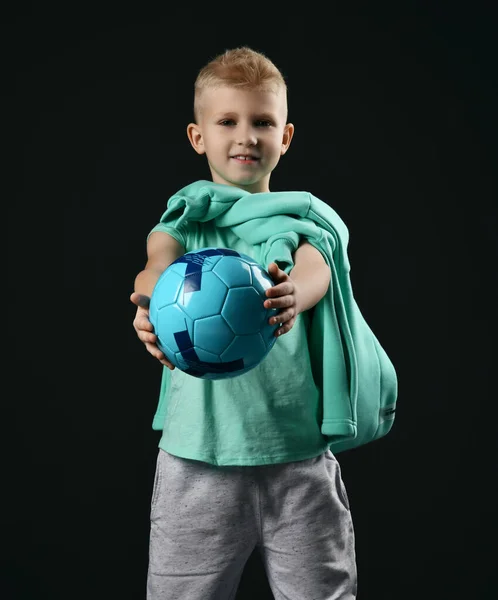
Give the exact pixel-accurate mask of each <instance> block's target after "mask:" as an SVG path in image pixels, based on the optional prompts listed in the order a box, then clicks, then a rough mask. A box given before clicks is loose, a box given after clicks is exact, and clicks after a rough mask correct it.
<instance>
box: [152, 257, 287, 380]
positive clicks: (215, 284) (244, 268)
mask: <svg viewBox="0 0 498 600" xmlns="http://www.w3.org/2000/svg"><path fill="white" fill-rule="evenodd" d="M272 286H273V281H272V279H271V278H270V276H269V274H268V273H267V272H266V271H265V270H264V269H263V268H262V267H261V266H260V265H259V264H258V263H257V262H256V261H255V260H254V259H253V258H251V257H250V256H247V255H246V254H241V253H240V252H235V251H234V250H230V249H228V248H202V249H200V250H195V251H192V252H187V253H186V254H184V255H183V256H181V257H180V258H178V259H177V260H175V261H174V262H173V263H171V265H169V267H168V268H167V269H166V270H165V271H164V272H163V273H162V274H161V276H160V277H159V279H158V280H157V283H156V285H155V287H154V290H153V292H152V295H151V299H150V305H149V319H150V322H151V323H152V325H153V326H154V331H155V333H156V335H157V338H158V341H157V345H158V347H159V348H160V349H161V350H162V352H164V354H165V355H166V357H167V359H168V360H169V361H170V362H171V363H173V364H174V365H175V366H176V367H178V368H179V369H180V370H182V371H184V372H185V373H188V374H189V375H193V376H194V377H200V378H203V379H225V378H228V377H236V376H238V375H242V374H243V373H246V372H247V371H249V370H251V369H252V368H254V367H255V366H256V365H258V364H259V363H260V362H261V361H262V360H263V359H264V358H265V357H266V355H267V354H268V352H270V350H271V348H272V347H273V345H274V343H275V340H276V337H275V330H276V329H277V328H278V326H279V324H278V323H277V324H275V325H269V324H268V320H269V319H270V317H272V316H273V315H274V314H276V313H277V312H278V311H277V310H276V309H267V308H265V307H264V306H263V303H264V301H265V300H266V295H265V292H266V290H267V289H268V288H270V287H272Z"/></svg>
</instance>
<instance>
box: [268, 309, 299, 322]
mask: <svg viewBox="0 0 498 600" xmlns="http://www.w3.org/2000/svg"><path fill="white" fill-rule="evenodd" d="M295 316H296V315H295V312H294V311H293V310H285V311H283V312H279V313H278V314H277V315H275V316H273V317H270V318H269V319H268V323H269V324H270V325H276V324H277V323H286V322H287V321H290V319H292V318H294V317H295Z"/></svg>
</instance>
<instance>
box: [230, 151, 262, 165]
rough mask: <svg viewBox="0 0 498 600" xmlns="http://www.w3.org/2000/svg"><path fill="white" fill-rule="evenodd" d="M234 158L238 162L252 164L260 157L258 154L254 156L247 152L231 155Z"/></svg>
mask: <svg viewBox="0 0 498 600" xmlns="http://www.w3.org/2000/svg"><path fill="white" fill-rule="evenodd" d="M230 158H231V159H232V160H235V161H236V162H238V163H240V164H245V165H246V164H247V165H251V164H254V163H256V162H257V161H258V160H259V158H258V157H257V156H253V155H251V154H249V155H247V154H235V155H234V156H231V157H230Z"/></svg>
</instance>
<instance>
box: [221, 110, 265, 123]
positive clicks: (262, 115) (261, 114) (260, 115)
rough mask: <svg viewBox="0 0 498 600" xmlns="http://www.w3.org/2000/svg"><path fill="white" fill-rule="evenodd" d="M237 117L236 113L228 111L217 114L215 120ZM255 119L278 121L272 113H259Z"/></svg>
mask: <svg viewBox="0 0 498 600" xmlns="http://www.w3.org/2000/svg"><path fill="white" fill-rule="evenodd" d="M236 116H238V115H237V113H236V112H234V111H226V112H220V113H216V114H215V115H214V117H213V118H215V119H220V118H221V117H225V118H228V117H236ZM253 119H259V120H263V119H267V120H268V121H276V120H277V116H276V115H273V114H271V113H268V112H265V113H258V114H257V115H254V116H253Z"/></svg>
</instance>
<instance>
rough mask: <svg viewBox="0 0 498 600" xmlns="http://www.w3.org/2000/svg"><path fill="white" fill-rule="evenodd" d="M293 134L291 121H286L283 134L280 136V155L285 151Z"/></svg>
mask: <svg viewBox="0 0 498 600" xmlns="http://www.w3.org/2000/svg"><path fill="white" fill-rule="evenodd" d="M293 136H294V125H293V124H292V123H287V125H286V126H285V127H284V135H283V136H282V148H281V150H280V156H283V155H284V154H285V153H286V152H287V150H288V148H289V146H290V143H291V140H292V137H293Z"/></svg>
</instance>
